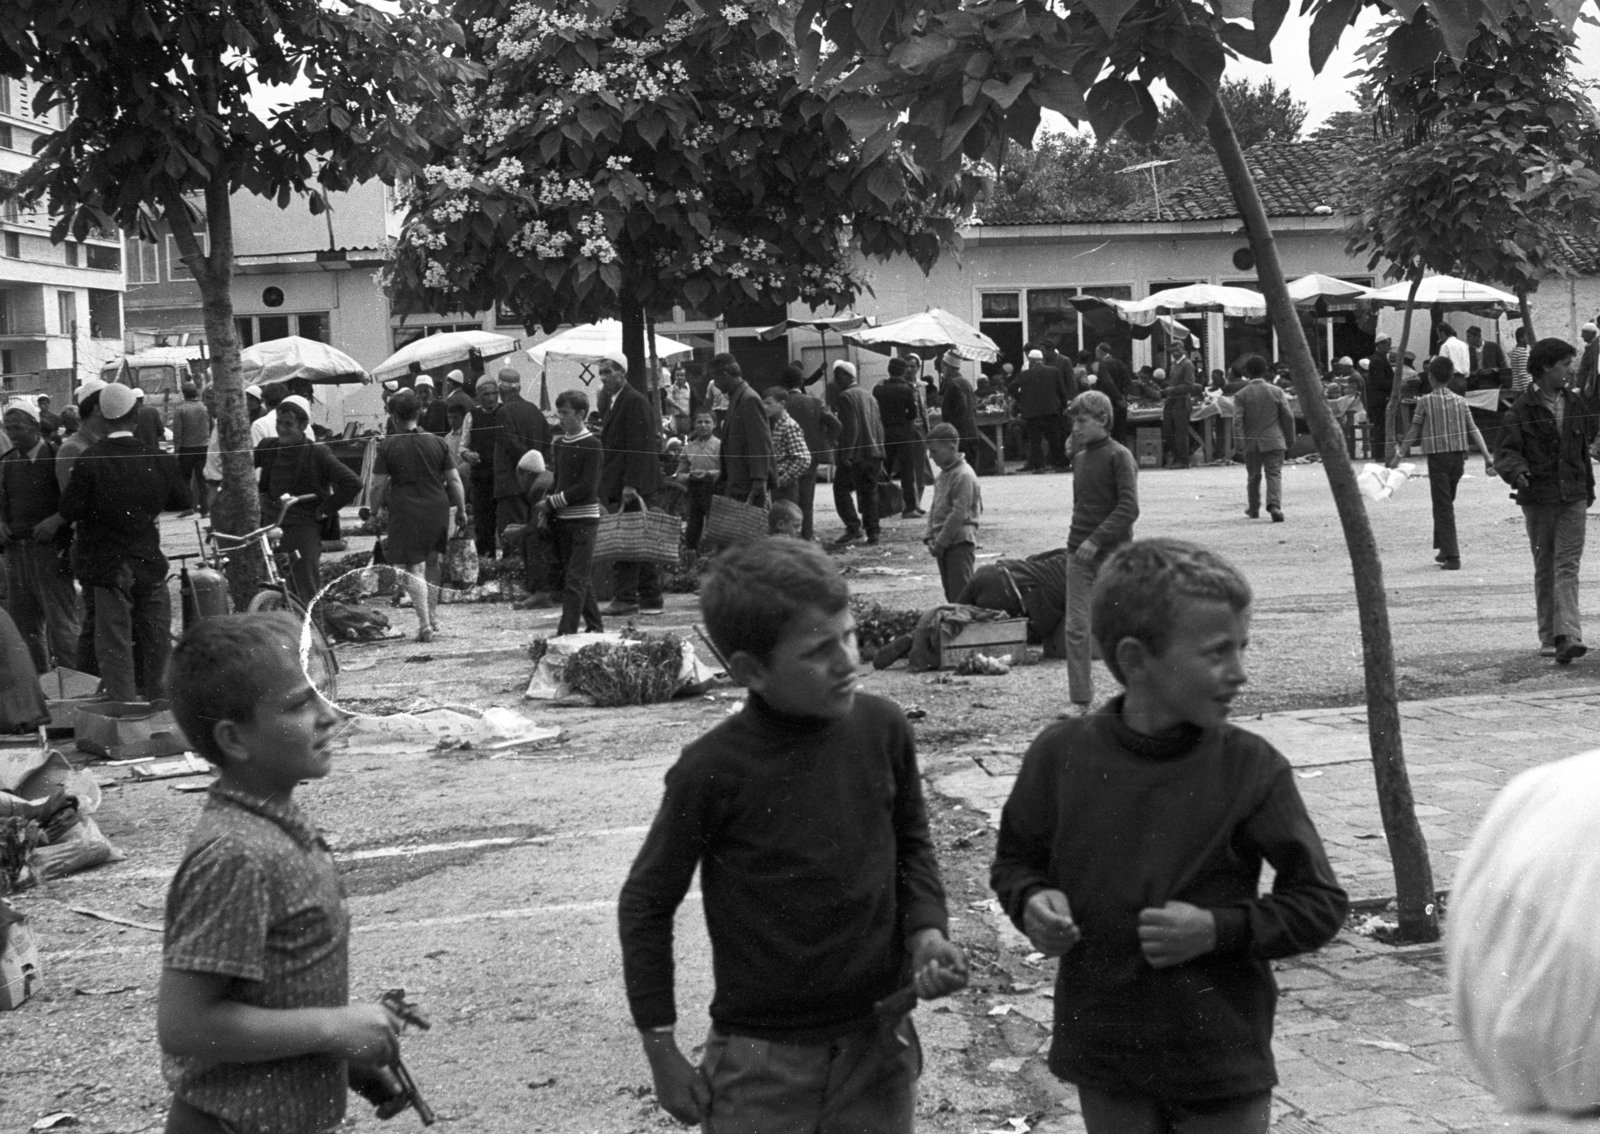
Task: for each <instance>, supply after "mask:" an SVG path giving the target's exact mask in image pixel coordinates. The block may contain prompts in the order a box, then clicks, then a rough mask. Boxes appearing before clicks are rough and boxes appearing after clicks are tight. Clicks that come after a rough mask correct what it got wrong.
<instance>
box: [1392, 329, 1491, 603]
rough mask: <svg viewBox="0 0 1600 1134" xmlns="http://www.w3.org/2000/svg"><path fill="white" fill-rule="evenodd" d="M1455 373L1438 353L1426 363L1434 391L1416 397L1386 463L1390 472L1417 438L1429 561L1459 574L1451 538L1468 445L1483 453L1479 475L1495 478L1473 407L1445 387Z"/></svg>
mask: <svg viewBox="0 0 1600 1134" xmlns="http://www.w3.org/2000/svg"><path fill="white" fill-rule="evenodd" d="M1455 374H1456V370H1455V364H1454V363H1453V362H1451V361H1450V360H1449V359H1448V358H1446V357H1444V355H1442V354H1441V355H1440V356H1439V357H1438V358H1435V359H1434V360H1433V361H1432V362H1430V363H1428V381H1429V382H1431V383H1432V384H1433V389H1432V391H1431V392H1429V393H1427V394H1424V395H1423V396H1422V397H1420V398H1418V399H1417V408H1416V411H1415V413H1414V414H1413V415H1412V418H1411V428H1410V429H1408V430H1406V435H1405V439H1404V440H1403V441H1401V442H1400V449H1399V451H1398V452H1396V453H1395V455H1394V456H1392V457H1390V458H1389V461H1388V465H1389V467H1390V468H1391V469H1392V468H1394V467H1395V466H1396V465H1398V464H1399V463H1400V454H1401V453H1404V452H1406V451H1408V450H1409V449H1410V448H1411V446H1412V445H1413V444H1414V443H1415V442H1416V440H1417V438H1418V437H1421V438H1422V452H1423V455H1424V456H1426V457H1427V458H1428V494H1429V495H1430V496H1431V497H1432V498H1433V546H1434V548H1435V549H1436V550H1437V551H1438V554H1437V555H1435V556H1434V557H1433V561H1434V562H1435V563H1437V564H1438V565H1439V567H1440V569H1441V570H1445V571H1459V570H1461V545H1460V543H1459V542H1457V540H1456V486H1457V485H1458V484H1460V483H1461V473H1462V471H1463V469H1464V468H1465V467H1466V461H1467V447H1468V446H1469V445H1471V446H1473V447H1475V448H1476V449H1477V450H1478V452H1480V453H1482V454H1483V471H1484V475H1485V476H1493V475H1494V457H1493V456H1492V455H1491V454H1490V452H1489V446H1487V445H1485V444H1484V443H1483V434H1482V433H1480V432H1478V426H1477V424H1476V423H1474V422H1473V420H1472V407H1471V406H1469V405H1467V399H1465V398H1463V397H1462V396H1461V395H1460V394H1458V393H1456V392H1455V391H1454V390H1452V389H1451V388H1450V380H1451V379H1452V378H1454V377H1455Z"/></svg>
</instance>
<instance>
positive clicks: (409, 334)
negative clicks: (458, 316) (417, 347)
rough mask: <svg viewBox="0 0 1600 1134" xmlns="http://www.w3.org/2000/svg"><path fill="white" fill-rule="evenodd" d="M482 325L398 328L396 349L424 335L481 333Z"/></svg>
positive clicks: (448, 324) (426, 325)
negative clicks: (451, 332)
mask: <svg viewBox="0 0 1600 1134" xmlns="http://www.w3.org/2000/svg"><path fill="white" fill-rule="evenodd" d="M481 330H483V324H482V323H427V324H424V325H422V326H417V325H412V326H410V327H396V328H395V329H394V349H395V350H399V349H400V348H401V347H403V346H406V345H407V344H409V343H414V342H416V341H417V340H418V339H420V338H422V337H423V336H424V335H442V334H445V333H447V332H449V331H481Z"/></svg>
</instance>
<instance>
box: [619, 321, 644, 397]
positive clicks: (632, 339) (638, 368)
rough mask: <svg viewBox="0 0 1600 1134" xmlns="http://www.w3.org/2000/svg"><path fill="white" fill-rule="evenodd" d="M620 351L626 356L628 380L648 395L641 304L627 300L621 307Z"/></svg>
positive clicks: (635, 387)
mask: <svg viewBox="0 0 1600 1134" xmlns="http://www.w3.org/2000/svg"><path fill="white" fill-rule="evenodd" d="M622 353H624V354H626V355H627V356H628V382H629V383H630V384H631V385H632V386H633V388H634V389H636V390H639V391H641V392H642V393H644V394H647V395H648V394H649V393H650V381H649V374H648V373H647V370H646V365H645V357H644V305H643V304H640V303H633V302H628V303H626V304H625V305H624V306H623V308H622Z"/></svg>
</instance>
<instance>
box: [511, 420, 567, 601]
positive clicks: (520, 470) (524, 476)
mask: <svg viewBox="0 0 1600 1134" xmlns="http://www.w3.org/2000/svg"><path fill="white" fill-rule="evenodd" d="M517 483H518V484H519V485H521V487H522V493H523V496H524V497H525V498H526V499H527V501H528V515H530V516H532V517H533V519H531V520H529V521H528V522H527V523H526V524H513V525H512V526H511V527H509V528H507V529H506V531H505V537H506V545H507V546H508V547H521V549H522V573H523V586H524V587H525V588H526V589H527V591H528V594H527V597H526V598H522V599H518V600H517V601H516V602H514V603H512V604H511V607H512V609H513V610H537V609H538V608H540V607H545V606H554V605H555V604H556V603H557V602H559V601H560V598H559V596H558V595H557V594H556V587H555V585H554V583H553V582H552V580H553V579H554V577H555V574H556V570H555V557H556V545H555V533H554V532H553V531H552V530H551V526H550V522H549V519H548V517H547V516H546V515H545V513H544V511H543V510H542V509H541V508H540V507H539V505H540V504H541V503H542V502H543V500H544V498H545V497H546V496H548V495H549V494H550V490H551V489H552V488H554V487H555V483H556V474H555V470H554V469H550V468H547V467H546V465H545V459H544V454H543V453H541V452H539V450H537V449H529V450H528V451H527V452H526V453H524V454H522V459H521V460H519V461H518V462H517Z"/></svg>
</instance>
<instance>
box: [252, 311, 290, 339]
mask: <svg viewBox="0 0 1600 1134" xmlns="http://www.w3.org/2000/svg"><path fill="white" fill-rule="evenodd" d="M288 337H289V316H287V315H260V316H257V317H256V342H258V343H270V342H272V341H273V340H274V339H286V338H288Z"/></svg>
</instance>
